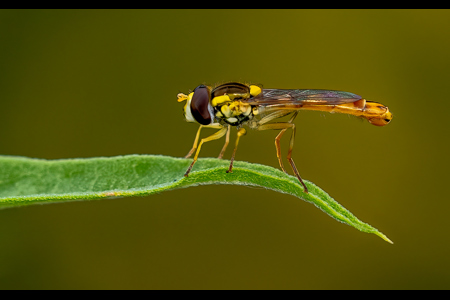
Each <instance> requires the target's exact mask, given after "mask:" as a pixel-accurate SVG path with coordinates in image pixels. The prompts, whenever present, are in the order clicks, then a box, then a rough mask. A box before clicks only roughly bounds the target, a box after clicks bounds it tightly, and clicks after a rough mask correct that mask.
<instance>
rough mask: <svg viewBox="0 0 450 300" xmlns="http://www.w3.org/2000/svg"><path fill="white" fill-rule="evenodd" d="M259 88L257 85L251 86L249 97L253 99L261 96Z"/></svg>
mask: <svg viewBox="0 0 450 300" xmlns="http://www.w3.org/2000/svg"><path fill="white" fill-rule="evenodd" d="M261 91H262V90H261V88H260V87H259V86H257V85H251V86H250V95H252V96H253V97H256V96H258V95H259V94H261Z"/></svg>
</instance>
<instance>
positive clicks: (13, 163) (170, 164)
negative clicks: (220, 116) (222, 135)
mask: <svg viewBox="0 0 450 300" xmlns="http://www.w3.org/2000/svg"><path fill="white" fill-rule="evenodd" d="M191 161H192V160H191V159H181V158H174V157H168V156H158V155H127V156H117V157H97V158H86V159H60V160H44V159H34V158H26V157H14V156H0V170H1V171H0V208H6V207H16V206H21V205H29V204H38V203H49V202H66V201H73V200H81V199H105V198H117V197H127V196H145V195H150V194H154V193H159V192H162V191H167V190H172V189H178V188H186V187H190V186H196V185H206V184H237V185H248V186H259V187H264V188H267V189H271V190H274V191H278V192H281V193H286V194H291V195H293V196H296V197H298V198H300V199H303V200H305V201H307V202H310V203H313V204H314V205H315V206H317V207H318V208H320V209H321V210H322V211H324V212H326V213H327V214H328V215H330V216H331V217H333V218H334V219H336V220H338V221H340V222H343V223H345V224H348V225H350V226H353V227H355V228H356V229H359V230H361V231H363V232H368V233H374V234H376V235H378V236H379V237H381V238H382V239H384V240H385V241H387V242H390V243H392V242H391V241H390V240H389V239H388V238H387V237H386V236H385V235H384V234H382V233H381V232H379V231H378V230H377V229H375V228H373V227H372V226H370V225H369V224H366V223H363V222H361V221H360V220H359V219H358V218H356V217H355V216H354V215H353V214H352V213H350V212H349V211H348V210H347V209H345V208H344V207H343V206H342V205H340V204H339V203H338V202H336V201H335V200H334V199H333V198H331V197H330V196H329V195H328V194H327V193H326V192H324V191H323V190H321V189H320V188H319V187H317V186H316V185H314V184H313V183H311V182H309V181H306V180H305V183H306V185H307V187H308V189H309V193H308V194H306V193H304V192H303V189H302V186H301V185H300V183H299V182H298V180H297V178H295V177H293V176H290V175H287V174H285V173H284V172H282V171H281V170H278V169H275V168H272V167H268V166H264V165H259V164H251V163H247V162H239V161H236V162H235V164H234V168H233V173H226V172H225V171H226V170H227V169H228V164H229V162H228V161H226V160H221V159H213V158H203V159H199V160H198V162H197V163H196V165H195V167H194V169H193V171H192V172H191V174H190V175H189V177H184V176H183V174H184V172H185V171H186V169H187V168H188V166H189V164H190V163H191Z"/></svg>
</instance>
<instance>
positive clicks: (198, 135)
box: [184, 125, 203, 158]
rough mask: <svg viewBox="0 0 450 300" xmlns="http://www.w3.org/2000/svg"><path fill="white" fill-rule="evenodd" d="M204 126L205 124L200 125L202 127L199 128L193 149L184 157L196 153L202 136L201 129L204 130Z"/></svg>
mask: <svg viewBox="0 0 450 300" xmlns="http://www.w3.org/2000/svg"><path fill="white" fill-rule="evenodd" d="M202 127H203V125H200V127H199V128H198V130H197V135H196V136H195V140H194V145H193V146H192V149H191V150H190V151H189V153H188V154H186V156H185V157H184V158H189V157H191V155H192V154H194V152H195V149H197V144H198V139H199V137H200V131H202Z"/></svg>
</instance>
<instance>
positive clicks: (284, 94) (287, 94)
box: [243, 89, 361, 106]
mask: <svg viewBox="0 0 450 300" xmlns="http://www.w3.org/2000/svg"><path fill="white" fill-rule="evenodd" d="M360 99H361V96H358V95H356V94H353V93H349V92H342V91H333V90H279V89H263V90H262V92H261V93H260V94H259V95H258V96H256V97H252V98H249V99H247V100H244V101H243V102H246V103H248V104H251V105H260V106H268V105H288V104H294V105H338V104H344V103H352V102H356V101H358V100H360Z"/></svg>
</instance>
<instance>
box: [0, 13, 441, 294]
mask: <svg viewBox="0 0 450 300" xmlns="http://www.w3.org/2000/svg"><path fill="white" fill-rule="evenodd" d="M449 54H450V11H448V10H443V11H439V10H437V11H435V10H2V11H0V104H1V109H0V154H3V155H18V156H28V157H37V158H46V159H58V158H74V157H95V156H115V155H125V154H163V155H170V156H177V157H181V156H184V155H185V154H186V153H187V152H188V151H189V149H190V147H191V146H192V142H193V140H194V136H195V133H196V130H197V126H196V125H195V124H190V123H186V122H185V121H184V120H183V116H182V106H183V105H182V104H180V103H177V101H176V95H177V93H179V92H185V93H187V92H189V90H192V89H194V88H195V87H196V86H197V85H198V84H201V83H206V84H217V83H222V82H226V81H231V80H234V81H243V82H253V83H261V84H263V85H264V86H265V87H267V88H322V89H336V90H344V91H348V92H353V93H356V94H359V95H361V96H363V97H364V98H366V99H369V100H373V101H379V102H381V103H383V104H385V105H387V106H389V108H390V110H391V111H392V112H393V114H394V119H393V121H392V122H391V124H389V125H388V126H386V127H381V128H380V127H375V126H373V125H370V124H369V123H368V122H366V121H363V120H359V119H357V118H354V117H349V116H346V115H337V114H327V113H320V112H301V113H300V115H299V117H298V118H297V121H296V124H297V125H298V130H297V137H296V145H295V148H294V156H293V157H294V159H295V161H296V163H297V166H298V168H299V170H300V174H301V175H302V176H303V178H306V179H308V180H310V181H312V182H314V183H315V184H317V185H318V186H320V187H321V188H323V189H324V190H325V191H327V192H328V193H329V194H330V195H331V196H332V197H334V199H336V200H337V201H338V202H340V203H341V204H342V205H344V206H345V207H346V208H347V209H349V210H350V211H351V212H352V213H354V214H355V215H356V216H357V217H358V218H360V219H361V220H363V221H364V222H368V223H369V224H371V225H373V226H374V227H376V228H378V229H379V230H380V231H382V232H383V233H385V234H386V235H387V236H388V237H389V238H390V239H392V240H393V241H394V245H390V244H388V243H386V242H384V241H383V240H381V239H380V238H378V237H376V236H375V235H371V234H366V233H362V232H359V231H357V230H355V229H354V228H351V227H350V226H347V225H344V224H341V223H339V222H336V221H335V220H333V219H332V218H330V217H329V216H327V215H326V214H324V213H323V212H321V211H320V210H319V209H317V208H315V207H314V206H313V205H311V204H308V203H306V202H303V201H301V200H299V199H297V198H294V197H292V196H289V195H284V194H279V193H275V192H273V191H269V190H265V189H261V188H249V187H243V186H202V187H195V188H189V189H182V190H175V191H170V192H164V193H161V194H157V195H153V196H149V197H141V198H139V197H136V198H122V199H113V200H101V201H82V202H72V203H65V204H51V205H38V206H30V207H22V208H14V209H6V210H1V211H0V228H1V230H0V241H1V242H0V288H1V289H448V288H450V283H449V280H450V275H449V266H450V259H449V250H450V240H449V234H448V232H449V227H450V219H449V218H448V211H449V208H450V201H449V196H448V191H447V189H448V186H449V175H448V174H449V173H448V170H449V147H448V146H449V143H448V141H449V130H448V129H449V123H448V115H449V113H448V111H449V108H450V101H449V90H450V89H449V85H450V80H449V79H450V76H449V72H450V71H449V70H450V55H449ZM207 131H209V132H213V131H211V130H205V134H207ZM234 134H235V131H233V136H232V142H234V139H235V137H234ZM275 136H276V132H274V131H267V132H254V131H249V133H248V134H247V136H245V137H244V138H243V139H242V141H241V143H240V148H239V151H238V153H237V159H238V160H244V161H250V162H255V163H262V164H267V165H270V166H274V167H278V162H277V159H276V155H275V147H274V137H275ZM222 144H223V141H218V142H211V143H208V144H206V145H205V146H204V147H203V150H202V153H201V156H202V157H210V156H217V155H218V153H219V151H220V149H221V147H222ZM282 147H283V148H282V149H283V152H284V153H286V151H287V147H288V138H286V139H284V140H283V141H282ZM231 152H232V147H230V148H229V149H228V151H227V152H226V155H225V157H226V158H227V159H229V157H230V155H231ZM0 172H1V170H0ZM180 176H182V174H180Z"/></svg>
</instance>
